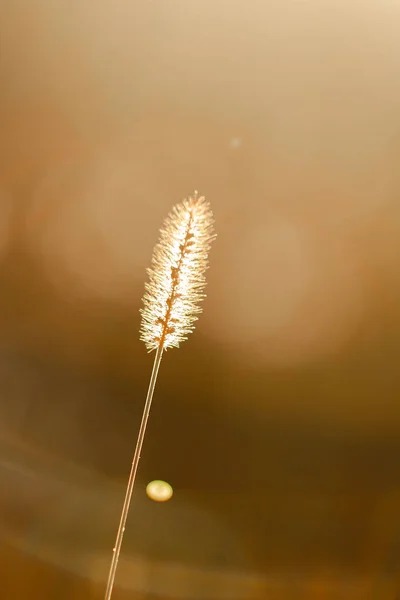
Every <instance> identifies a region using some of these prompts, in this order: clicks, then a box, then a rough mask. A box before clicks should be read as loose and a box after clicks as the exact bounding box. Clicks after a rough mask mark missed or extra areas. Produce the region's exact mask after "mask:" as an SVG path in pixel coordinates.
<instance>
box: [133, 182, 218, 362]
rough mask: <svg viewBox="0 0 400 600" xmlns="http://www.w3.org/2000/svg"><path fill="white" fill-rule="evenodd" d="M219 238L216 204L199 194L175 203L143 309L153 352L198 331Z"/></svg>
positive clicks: (144, 326) (142, 335) (143, 331)
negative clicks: (210, 255)
mask: <svg viewBox="0 0 400 600" xmlns="http://www.w3.org/2000/svg"><path fill="white" fill-rule="evenodd" d="M215 237H216V236H215V234H214V217H213V213H212V211H211V208H210V204H209V203H208V202H206V200H205V198H204V197H203V196H200V197H199V196H198V194H197V192H195V193H194V194H193V196H191V197H189V198H186V199H185V200H183V202H181V203H180V204H177V205H176V206H174V208H173V209H172V211H171V213H170V214H169V215H168V217H167V219H166V220H165V221H164V225H163V228H162V229H161V230H160V239H159V242H158V244H157V245H156V246H155V248H154V252H153V257H152V266H151V268H150V269H148V270H147V272H148V274H149V281H148V282H147V283H146V284H145V288H146V293H145V295H144V297H143V305H144V306H143V308H142V309H141V310H140V312H141V313H142V325H141V332H140V339H141V340H142V341H144V342H145V344H146V347H147V349H148V350H149V351H151V350H155V349H157V348H162V349H163V350H166V349H167V348H173V347H176V348H178V347H179V344H180V342H183V341H184V340H186V339H187V336H188V334H189V333H191V332H192V331H193V329H194V323H195V321H197V319H198V316H197V315H198V314H199V313H201V310H202V309H201V307H200V306H199V302H201V300H203V298H204V297H205V294H204V293H203V291H204V287H205V285H206V277H205V271H206V269H207V268H208V253H209V250H210V246H211V242H212V241H213V240H214V238H215Z"/></svg>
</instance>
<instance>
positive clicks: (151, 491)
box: [146, 479, 173, 502]
mask: <svg viewBox="0 0 400 600" xmlns="http://www.w3.org/2000/svg"><path fill="white" fill-rule="evenodd" d="M146 494H147V495H148V497H149V498H151V500H155V501H156V502H166V501H167V500H169V499H170V498H172V494H173V490H172V487H171V486H170V484H169V483H167V482H166V481H161V480H160V479H156V480H154V481H150V483H148V484H147V487H146Z"/></svg>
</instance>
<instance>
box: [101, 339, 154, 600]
mask: <svg viewBox="0 0 400 600" xmlns="http://www.w3.org/2000/svg"><path fill="white" fill-rule="evenodd" d="M162 353H163V348H162V345H161V344H160V346H159V347H158V348H157V352H156V356H155V358H154V365H153V370H152V373H151V377H150V383H149V389H148V390H147V397H146V402H145V405H144V409H143V415H142V421H141V423H140V428H139V433H138V438H137V442H136V447H135V452H134V455H133V460H132V467H131V472H130V474H129V480H128V485H127V488H126V494H125V500H124V505H123V507H122V512H121V519H120V521H119V526H118V532H117V538H116V541H115V546H114V548H113V557H112V560H111V565H110V571H109V573H108V580H107V589H106V595H105V600H110V599H111V594H112V592H113V588H114V579H115V574H116V572H117V565H118V559H119V555H120V552H121V546H122V540H123V537H124V531H125V525H126V519H127V518H128V513H129V507H130V504H131V498H132V492H133V487H134V485H135V479H136V471H137V468H138V465H139V460H140V453H141V451H142V446H143V440H144V436H145V433H146V427H147V421H148V418H149V414H150V408H151V401H152V400H153V394H154V388H155V387H156V381H157V375H158V369H159V368H160V363H161V358H162Z"/></svg>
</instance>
